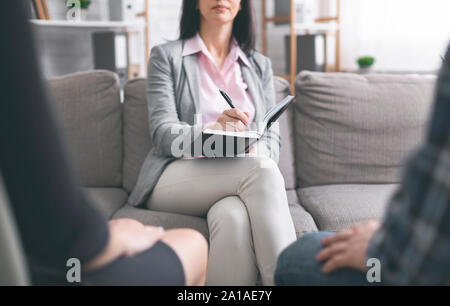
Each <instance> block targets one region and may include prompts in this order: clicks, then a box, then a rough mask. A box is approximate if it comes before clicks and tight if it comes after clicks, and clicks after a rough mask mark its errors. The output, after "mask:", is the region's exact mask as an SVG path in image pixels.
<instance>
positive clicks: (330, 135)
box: [294, 72, 436, 187]
mask: <svg viewBox="0 0 450 306" xmlns="http://www.w3.org/2000/svg"><path fill="white" fill-rule="evenodd" d="M435 81H436V78H435V77H434V76H418V75H381V74H369V75H357V74H350V73H318V72H302V73H300V75H298V76H297V79H296V84H295V87H296V93H297V100H296V103H295V114H294V121H295V144H296V150H295V151H296V152H295V154H296V155H295V156H296V166H297V167H296V172H297V180H298V184H299V186H301V187H306V186H315V185H324V184H334V183H383V184H387V183H396V182H399V178H400V174H401V169H402V166H403V165H404V162H405V158H406V157H407V155H408V154H409V153H410V152H411V151H412V150H413V149H414V148H415V147H416V146H417V145H418V144H419V143H420V142H421V140H422V139H423V136H424V134H425V133H424V132H425V127H426V123H427V119H428V115H429V112H430V109H431V105H432V100H433V96H434V86H435Z"/></svg>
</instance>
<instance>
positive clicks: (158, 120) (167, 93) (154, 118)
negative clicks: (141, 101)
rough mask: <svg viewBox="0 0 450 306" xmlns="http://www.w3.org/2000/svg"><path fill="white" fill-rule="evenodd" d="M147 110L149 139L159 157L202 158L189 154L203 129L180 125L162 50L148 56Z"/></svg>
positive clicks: (158, 48)
mask: <svg viewBox="0 0 450 306" xmlns="http://www.w3.org/2000/svg"><path fill="white" fill-rule="evenodd" d="M147 107H148V113H149V128H150V135H151V136H152V142H153V148H154V150H155V152H156V154H157V155H158V156H161V157H175V158H180V157H183V156H193V157H195V156H200V155H201V152H191V143H192V140H193V139H194V138H197V137H198V136H199V135H201V132H202V125H201V124H198V125H189V124H188V123H186V122H182V121H180V119H179V117H178V112H177V108H176V97H175V82H174V76H173V73H172V68H171V63H170V60H169V58H168V56H167V54H166V52H165V51H164V48H162V47H161V46H155V47H153V48H152V51H151V54H150V61H149V65H148V84H147Z"/></svg>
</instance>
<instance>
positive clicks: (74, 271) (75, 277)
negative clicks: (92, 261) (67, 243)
mask: <svg viewBox="0 0 450 306" xmlns="http://www.w3.org/2000/svg"><path fill="white" fill-rule="evenodd" d="M66 267H69V268H70V269H69V270H67V273H66V279H67V282H69V283H81V262H80V260H79V259H78V258H69V260H68V261H67V263H66Z"/></svg>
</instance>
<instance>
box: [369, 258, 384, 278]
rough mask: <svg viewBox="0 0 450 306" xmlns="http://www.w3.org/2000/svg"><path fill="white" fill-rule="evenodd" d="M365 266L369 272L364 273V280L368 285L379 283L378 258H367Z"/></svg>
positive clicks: (379, 267)
mask: <svg viewBox="0 0 450 306" xmlns="http://www.w3.org/2000/svg"><path fill="white" fill-rule="evenodd" d="M366 266H367V267H368V268H369V270H368V271H367V273H366V279H367V281H368V282H369V283H381V263H380V260H379V259H378V258H369V259H368V260H367V263H366Z"/></svg>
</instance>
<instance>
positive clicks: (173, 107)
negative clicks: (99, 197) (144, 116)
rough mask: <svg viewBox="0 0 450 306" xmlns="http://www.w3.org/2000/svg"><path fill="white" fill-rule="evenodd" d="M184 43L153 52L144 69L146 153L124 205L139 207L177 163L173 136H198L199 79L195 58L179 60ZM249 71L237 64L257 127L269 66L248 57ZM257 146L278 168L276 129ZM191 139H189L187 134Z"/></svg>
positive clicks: (270, 98) (270, 88) (267, 97)
mask: <svg viewBox="0 0 450 306" xmlns="http://www.w3.org/2000/svg"><path fill="white" fill-rule="evenodd" d="M183 46H184V40H177V41H173V42H169V43H165V44H162V45H159V46H155V47H153V48H152V50H151V55H150V61H149V65H148V81H147V82H148V84H147V104H148V114H149V128H150V135H151V138H152V149H151V150H150V152H149V153H148V155H147V157H146V159H145V161H144V163H143V165H142V168H141V171H140V173H139V177H138V180H137V183H136V186H135V187H134V190H133V191H132V193H131V195H130V197H129V204H131V205H133V206H137V205H139V204H141V203H143V202H144V201H145V200H146V199H147V198H148V196H149V195H150V193H151V192H152V190H153V188H154V187H155V185H156V183H157V182H158V179H159V177H160V176H161V174H162V173H163V171H164V169H165V167H166V166H167V165H168V164H169V163H170V162H172V161H174V160H176V159H177V157H175V156H173V154H172V153H171V146H172V143H173V141H174V140H175V138H177V137H179V134H176V133H174V131H178V132H179V133H183V135H184V136H186V135H198V134H196V133H199V132H201V129H202V127H201V126H199V125H196V124H195V122H194V116H195V114H201V109H200V77H199V69H198V64H197V55H196V54H192V55H187V56H182V55H181V54H182V51H183ZM248 59H249V61H250V63H251V67H248V66H247V65H244V64H243V63H241V69H242V74H243V77H244V80H245V82H246V83H247V86H248V90H249V93H250V95H251V97H252V100H253V103H254V104H255V120H254V121H256V122H260V121H262V119H263V117H264V114H265V113H266V111H267V109H268V108H270V107H271V106H273V105H275V103H276V102H275V89H274V84H273V72H272V64H271V61H270V59H269V58H267V57H265V56H263V55H262V54H261V53H258V52H253V54H252V55H250V56H248ZM269 131H270V132H269V133H266V136H265V137H264V138H263V139H261V140H260V143H261V142H263V143H264V144H265V145H263V146H262V147H263V148H264V149H263V150H262V152H261V150H260V148H261V146H259V147H258V153H262V154H264V155H267V156H268V157H270V158H272V159H273V160H275V161H276V162H278V156H279V151H280V145H281V144H280V142H281V141H280V136H279V133H278V131H277V129H276V128H274V129H272V128H271V129H270V130H269ZM193 133H194V134H193Z"/></svg>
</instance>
